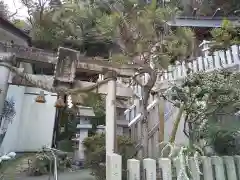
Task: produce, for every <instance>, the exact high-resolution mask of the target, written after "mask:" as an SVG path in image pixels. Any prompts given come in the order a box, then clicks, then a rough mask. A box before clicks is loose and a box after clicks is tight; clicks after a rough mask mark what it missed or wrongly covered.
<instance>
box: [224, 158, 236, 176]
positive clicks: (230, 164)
mask: <svg viewBox="0 0 240 180" xmlns="http://www.w3.org/2000/svg"><path fill="white" fill-rule="evenodd" d="M223 162H224V164H225V167H226V171H227V179H231V180H237V173H236V168H235V162H234V159H233V157H230V156H223Z"/></svg>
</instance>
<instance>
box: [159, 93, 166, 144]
mask: <svg viewBox="0 0 240 180" xmlns="http://www.w3.org/2000/svg"><path fill="white" fill-rule="evenodd" d="M164 103H165V101H164V100H163V98H161V97H160V100H159V124H158V126H159V142H162V141H164V127H165V119H164Z"/></svg>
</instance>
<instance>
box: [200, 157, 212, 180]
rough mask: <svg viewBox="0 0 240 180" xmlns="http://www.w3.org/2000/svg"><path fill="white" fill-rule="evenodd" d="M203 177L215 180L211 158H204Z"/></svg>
mask: <svg viewBox="0 0 240 180" xmlns="http://www.w3.org/2000/svg"><path fill="white" fill-rule="evenodd" d="M201 159H202V165H203V172H202V173H203V177H204V179H207V180H214V178H213V169H212V162H211V158H209V157H206V156H202V157H201Z"/></svg>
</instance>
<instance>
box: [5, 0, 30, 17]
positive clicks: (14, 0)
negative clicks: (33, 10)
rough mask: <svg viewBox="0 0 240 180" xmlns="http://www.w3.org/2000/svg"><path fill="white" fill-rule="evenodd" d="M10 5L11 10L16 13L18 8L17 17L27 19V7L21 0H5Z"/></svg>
mask: <svg viewBox="0 0 240 180" xmlns="http://www.w3.org/2000/svg"><path fill="white" fill-rule="evenodd" d="M3 1H4V3H5V4H7V5H8V8H9V10H10V12H12V13H15V12H16V9H17V16H16V17H17V18H21V19H25V18H26V17H27V9H26V8H24V6H23V5H22V4H21V2H20V0H3Z"/></svg>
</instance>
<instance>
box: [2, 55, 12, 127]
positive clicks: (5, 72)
mask: <svg viewBox="0 0 240 180" xmlns="http://www.w3.org/2000/svg"><path fill="white" fill-rule="evenodd" d="M13 58H14V56H12V54H10V53H5V52H0V63H6V64H11V63H12V61H13ZM2 61H3V62H2ZM9 75H10V70H9V69H8V68H6V67H3V66H0V125H1V122H2V118H1V115H2V112H3V107H4V101H5V99H6V96H7V91H8V79H9Z"/></svg>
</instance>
